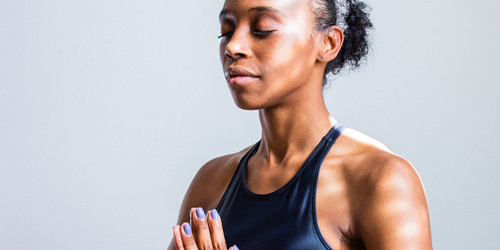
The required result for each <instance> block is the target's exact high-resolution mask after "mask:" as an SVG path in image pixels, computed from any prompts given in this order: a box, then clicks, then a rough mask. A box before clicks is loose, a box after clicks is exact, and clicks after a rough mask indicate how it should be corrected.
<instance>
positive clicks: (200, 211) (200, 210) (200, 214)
mask: <svg viewBox="0 0 500 250" xmlns="http://www.w3.org/2000/svg"><path fill="white" fill-rule="evenodd" d="M196 215H197V216H198V218H200V219H205V211H204V210H203V208H201V207H199V208H197V209H196Z"/></svg>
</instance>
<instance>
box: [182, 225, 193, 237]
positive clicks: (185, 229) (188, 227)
mask: <svg viewBox="0 0 500 250" xmlns="http://www.w3.org/2000/svg"><path fill="white" fill-rule="evenodd" d="M184 232H185V233H186V234H187V235H191V234H192V233H193V232H191V225H189V223H186V224H184Z"/></svg>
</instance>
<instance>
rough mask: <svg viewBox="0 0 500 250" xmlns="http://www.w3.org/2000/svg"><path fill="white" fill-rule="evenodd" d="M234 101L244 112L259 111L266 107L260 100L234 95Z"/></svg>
mask: <svg viewBox="0 0 500 250" xmlns="http://www.w3.org/2000/svg"><path fill="white" fill-rule="evenodd" d="M233 101H234V103H235V104H236V106H238V108H240V109H243V110H258V109H263V108H265V107H266V105H265V104H264V103H262V100H260V98H245V97H244V96H242V95H235V94H234V93H233Z"/></svg>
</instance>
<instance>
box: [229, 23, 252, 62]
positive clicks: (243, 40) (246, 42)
mask: <svg viewBox="0 0 500 250" xmlns="http://www.w3.org/2000/svg"><path fill="white" fill-rule="evenodd" d="M228 39H229V41H228V42H227V44H226V49H225V51H224V55H225V56H226V57H228V58H231V59H241V58H248V57H250V55H251V50H250V37H248V36H247V35H246V32H244V30H242V29H236V30H235V31H234V33H233V35H232V36H231V37H228Z"/></svg>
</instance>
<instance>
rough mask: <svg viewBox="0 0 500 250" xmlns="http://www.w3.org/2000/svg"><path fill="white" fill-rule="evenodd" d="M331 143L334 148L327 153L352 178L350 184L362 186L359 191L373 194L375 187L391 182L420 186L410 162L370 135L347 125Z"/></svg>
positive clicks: (385, 185)
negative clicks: (335, 141) (334, 141)
mask: <svg viewBox="0 0 500 250" xmlns="http://www.w3.org/2000/svg"><path fill="white" fill-rule="evenodd" d="M337 144H338V145H337ZM334 146H337V147H336V148H335V149H336V150H335V151H336V152H333V153H331V154H330V155H331V158H333V159H335V160H336V161H337V162H339V163H340V166H339V167H340V168H341V169H342V172H343V173H344V177H346V178H349V179H350V180H353V181H352V182H351V184H353V185H355V186H358V187H359V186H360V185H361V186H363V187H364V188H361V189H359V190H358V191H359V193H358V194H363V195H365V194H366V195H373V193H374V191H376V190H379V189H380V188H384V187H389V186H392V185H411V184H417V186H421V181H420V177H419V176H418V174H417V172H416V170H415V168H414V167H413V166H412V164H411V163H410V162H408V161H407V160H406V159H404V158H402V157H400V156H398V155H396V154H394V153H393V152H392V151H391V150H390V149H389V148H388V147H387V146H385V145H384V144H382V143H381V142H379V141H377V140H375V139H373V138H371V137H369V136H366V135H364V134H362V133H360V132H358V131H355V130H352V129H346V130H345V131H344V132H343V133H342V135H341V136H340V137H339V139H338V142H337V143H336V144H335V145H334ZM401 187H402V186H401ZM398 190H399V189H398ZM387 191H389V190H387Z"/></svg>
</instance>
